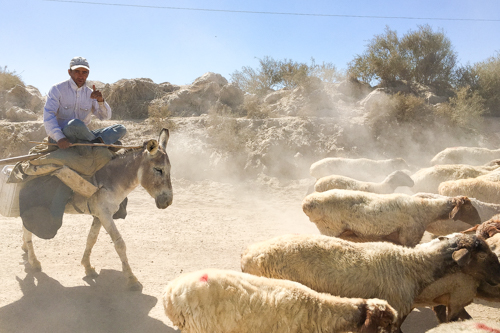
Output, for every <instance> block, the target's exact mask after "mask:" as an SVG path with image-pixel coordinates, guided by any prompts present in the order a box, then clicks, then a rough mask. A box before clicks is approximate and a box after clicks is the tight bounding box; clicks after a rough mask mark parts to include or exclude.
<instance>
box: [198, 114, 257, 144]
mask: <svg viewBox="0 0 500 333" xmlns="http://www.w3.org/2000/svg"><path fill="white" fill-rule="evenodd" d="M205 126H206V130H207V134H208V140H209V142H210V143H211V144H212V146H213V147H214V148H215V149H217V150H219V151H223V152H229V153H238V152H244V151H245V150H246V144H247V141H248V140H250V138H251V133H250V130H249V129H248V128H246V127H243V126H242V125H241V123H239V122H238V120H237V118H234V117H233V116H232V115H231V113H230V111H228V110H226V109H225V108H224V107H222V108H221V109H216V108H212V109H210V110H209V112H208V119H207V121H206V123H205Z"/></svg>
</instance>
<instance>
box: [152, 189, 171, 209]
mask: <svg viewBox="0 0 500 333" xmlns="http://www.w3.org/2000/svg"><path fill="white" fill-rule="evenodd" d="M172 199H173V195H172V194H171V193H169V194H168V193H164V194H160V195H159V196H157V197H156V199H155V202H156V207H158V208H159V209H165V208H167V207H168V206H170V205H171V204H172Z"/></svg>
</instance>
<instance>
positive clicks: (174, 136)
mask: <svg viewBox="0 0 500 333" xmlns="http://www.w3.org/2000/svg"><path fill="white" fill-rule="evenodd" d="M89 84H95V85H96V87H97V88H98V89H100V90H101V91H102V92H103V95H104V96H105V98H106V100H107V101H108V103H109V104H110V105H111V107H112V109H113V120H111V121H105V122H99V121H94V122H93V124H92V125H91V126H93V127H94V128H97V127H102V126H106V125H107V124H112V123H116V122H120V123H123V124H125V125H126V127H127V128H128V131H129V132H128V134H127V136H126V137H125V140H124V141H125V143H134V144H135V143H139V142H142V141H143V140H145V139H148V138H151V137H154V136H156V135H157V133H158V131H159V129H160V128H161V127H168V128H170V129H171V142H170V147H169V148H170V149H171V155H172V156H171V159H172V162H173V165H174V166H175V167H174V171H173V174H174V175H176V174H177V176H178V177H188V178H219V177H228V176H231V177H258V176H261V175H265V176H273V177H282V178H301V177H307V176H308V169H309V166H310V164H311V163H313V162H314V161H317V160H319V159H321V158H324V157H329V156H344V157H369V158H393V157H403V158H405V159H406V160H407V161H408V163H410V164H412V165H415V166H426V165H427V164H428V161H429V160H430V159H431V158H432V156H433V155H434V154H436V153H437V152H438V151H440V150H442V149H444V148H445V147H449V146H458V145H467V146H484V147H489V148H496V147H497V146H498V145H499V144H500V137H499V136H498V134H497V131H496V128H495V124H496V121H493V120H492V119H489V120H488V121H487V122H485V124H484V125H483V129H482V130H481V131H480V132H478V133H467V132H463V131H457V130H456V129H453V128H446V127H443V126H442V124H439V123H432V122H431V123H429V122H424V119H423V117H424V116H423V115H422V122H421V123H419V119H420V118H419V115H416V116H415V115H414V116H413V117H414V119H416V121H414V122H401V121H399V122H398V121H397V119H396V120H394V119H393V118H391V113H390V112H389V111H388V110H389V109H390V107H391V106H390V103H391V102H390V98H391V96H394V94H396V93H398V92H400V93H405V94H413V95H415V96H418V97H420V98H421V99H422V100H424V101H425V103H426V107H427V109H429V108H430V109H431V110H432V109H433V108H438V107H439V105H440V103H443V102H445V101H446V100H447V97H445V96H437V95H436V94H434V93H433V92H432V90H431V89H429V88H426V87H423V86H417V85H412V84H406V83H404V82H401V84H400V85H399V86H395V87H391V88H390V89H389V88H378V89H375V88H372V87H370V86H368V85H363V84H359V83H354V82H348V81H344V82H340V83H336V84H325V83H323V82H321V81H315V82H312V83H311V84H309V85H308V86H307V87H298V88H296V89H293V90H285V89H282V90H279V91H269V93H268V94H266V95H263V96H256V95H251V94H244V93H243V92H242V91H241V90H240V89H239V88H238V87H236V86H235V85H233V84H231V83H229V82H228V81H227V80H226V79H225V78H224V77H222V76H221V75H220V74H215V73H206V74H204V75H203V76H201V77H199V78H198V79H196V80H195V81H194V82H193V83H192V84H191V85H186V86H178V85H174V84H170V83H168V82H165V83H160V84H156V83H154V82H153V81H152V80H150V79H129V80H128V79H127V80H125V79H124V80H120V81H118V82H115V83H113V84H104V83H102V82H98V81H92V82H89ZM44 99H45V97H43V96H41V94H40V93H39V91H38V89H36V88H35V87H31V86H26V87H21V86H16V87H15V88H12V89H11V90H9V91H4V92H0V117H1V118H3V119H2V120H1V121H0V140H2V142H1V147H2V150H1V151H0V156H1V157H2V158H5V157H10V156H17V155H24V154H26V153H27V151H28V150H29V148H30V147H32V146H33V144H30V143H29V141H39V140H42V139H43V137H44V136H45V132H44V129H43V123H42V109H43V104H44ZM374 124H376V126H375V125H374Z"/></svg>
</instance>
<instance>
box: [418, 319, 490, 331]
mask: <svg viewBox="0 0 500 333" xmlns="http://www.w3.org/2000/svg"><path fill="white" fill-rule="evenodd" d="M460 332H467V333H500V323H499V322H497V321H492V320H487V321H484V320H479V321H478V320H466V321H459V322H455V323H446V324H441V325H438V326H436V327H434V328H433V329H430V330H428V331H427V333H460Z"/></svg>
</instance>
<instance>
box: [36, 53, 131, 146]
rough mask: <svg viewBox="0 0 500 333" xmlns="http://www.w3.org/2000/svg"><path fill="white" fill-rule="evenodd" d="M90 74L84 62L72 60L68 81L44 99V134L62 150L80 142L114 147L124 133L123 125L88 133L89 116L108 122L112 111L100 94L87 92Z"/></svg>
mask: <svg viewBox="0 0 500 333" xmlns="http://www.w3.org/2000/svg"><path fill="white" fill-rule="evenodd" d="M89 73H90V66H89V63H88V61H87V59H85V58H82V57H75V58H73V59H71V62H70V64H69V69H68V74H69V76H70V79H69V80H67V81H63V82H61V83H58V84H56V85H54V86H53V87H52V88H51V89H50V91H49V94H48V96H47V102H46V103H45V107H44V109H43V122H44V125H45V131H46V132H47V135H48V136H49V138H50V140H51V141H52V142H57V146H58V147H59V148H61V149H66V148H68V147H69V146H70V144H71V143H75V142H77V141H79V140H86V141H90V142H93V143H106V144H113V143H115V142H117V141H118V140H120V139H121V138H122V137H123V136H124V135H125V134H126V133H127V130H126V128H125V127H124V126H123V125H112V126H109V127H106V128H102V129H97V130H93V131H90V130H89V129H88V127H87V125H88V124H89V123H90V121H91V118H92V115H94V116H95V117H97V118H99V119H100V120H104V119H110V118H111V108H110V107H109V105H108V103H106V102H105V101H104V98H103V97H102V94H101V92H100V91H99V90H96V89H95V86H92V89H90V88H89V87H87V85H86V82H87V77H88V76H89Z"/></svg>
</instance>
